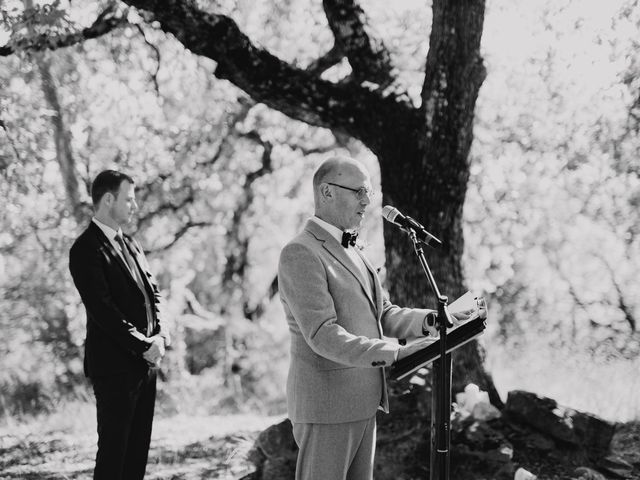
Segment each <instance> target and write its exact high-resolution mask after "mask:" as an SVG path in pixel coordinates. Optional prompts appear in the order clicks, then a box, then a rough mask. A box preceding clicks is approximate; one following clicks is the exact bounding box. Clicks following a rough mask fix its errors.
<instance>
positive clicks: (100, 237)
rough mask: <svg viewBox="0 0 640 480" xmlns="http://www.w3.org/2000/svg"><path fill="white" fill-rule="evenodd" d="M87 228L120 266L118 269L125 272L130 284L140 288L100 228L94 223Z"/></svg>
mask: <svg viewBox="0 0 640 480" xmlns="http://www.w3.org/2000/svg"><path fill="white" fill-rule="evenodd" d="M89 228H90V229H91V231H92V232H93V234H94V235H95V236H96V237H97V238H98V240H99V241H100V243H102V245H103V247H104V248H105V249H106V250H107V252H109V254H110V255H111V256H112V257H113V258H115V260H116V263H117V264H118V265H120V268H122V270H123V271H124V272H125V274H126V276H127V277H128V278H129V279H130V280H131V282H132V283H133V284H134V285H135V286H136V287H137V288H140V287H139V286H138V282H136V280H135V278H133V272H131V270H129V267H128V266H127V264H126V263H124V259H123V258H122V255H120V254H119V253H118V252H117V251H116V249H115V247H114V246H113V244H112V243H111V242H110V241H109V239H108V238H107V236H106V235H105V234H104V232H103V231H102V230H101V229H100V227H98V226H97V225H96V224H95V223H93V222H91V223H90V224H89Z"/></svg>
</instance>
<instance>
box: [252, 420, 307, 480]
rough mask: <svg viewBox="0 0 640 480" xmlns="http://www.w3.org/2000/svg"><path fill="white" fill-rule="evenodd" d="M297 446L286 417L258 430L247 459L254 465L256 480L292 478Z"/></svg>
mask: <svg viewBox="0 0 640 480" xmlns="http://www.w3.org/2000/svg"><path fill="white" fill-rule="evenodd" d="M297 458H298V446H297V445H296V442H295V440H294V439H293V427H292V425H291V421H290V420H289V419H288V418H287V419H285V420H283V421H282V422H280V423H278V424H276V425H271V426H270V427H268V428H267V429H266V430H264V431H262V432H260V434H259V435H258V438H257V439H256V441H255V443H254V445H253V447H252V449H251V450H250V451H249V453H248V459H249V461H251V463H253V464H254V465H255V466H256V472H255V473H254V474H253V477H251V478H255V479H256V480H258V479H259V480H293V479H294V478H295V470H296V459H297Z"/></svg>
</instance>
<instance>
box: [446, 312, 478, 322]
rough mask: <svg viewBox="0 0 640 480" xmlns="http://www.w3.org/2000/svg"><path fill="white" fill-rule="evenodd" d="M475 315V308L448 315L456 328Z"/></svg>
mask: <svg viewBox="0 0 640 480" xmlns="http://www.w3.org/2000/svg"><path fill="white" fill-rule="evenodd" d="M475 313H477V310H476V309H475V308H470V309H469V310H462V311H461V312H455V313H450V314H449V316H450V317H451V321H452V322H453V324H454V325H455V326H458V325H460V324H462V323H464V322H466V321H468V320H469V319H471V317H473V316H474V314H475Z"/></svg>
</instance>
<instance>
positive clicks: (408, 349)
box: [398, 338, 438, 360]
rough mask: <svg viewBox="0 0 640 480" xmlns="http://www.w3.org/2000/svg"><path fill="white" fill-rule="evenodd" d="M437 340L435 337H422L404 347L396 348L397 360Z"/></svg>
mask: <svg viewBox="0 0 640 480" xmlns="http://www.w3.org/2000/svg"><path fill="white" fill-rule="evenodd" d="M437 340H438V339H437V338H423V339H420V340H418V341H417V342H415V343H412V344H411V345H406V346H404V347H401V348H400V350H398V360H402V359H403V358H405V357H408V356H409V355H411V354H412V353H415V352H417V351H418V350H422V349H423V348H427V347H428V346H429V345H431V344H432V343H433V342H435V341H437Z"/></svg>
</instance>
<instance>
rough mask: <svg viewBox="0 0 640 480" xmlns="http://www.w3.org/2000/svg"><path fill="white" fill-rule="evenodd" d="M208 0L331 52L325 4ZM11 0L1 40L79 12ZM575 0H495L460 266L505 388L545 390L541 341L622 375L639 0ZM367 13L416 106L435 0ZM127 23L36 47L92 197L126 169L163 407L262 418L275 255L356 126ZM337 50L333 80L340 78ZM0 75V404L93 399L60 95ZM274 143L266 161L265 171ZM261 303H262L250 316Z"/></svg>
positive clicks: (637, 194)
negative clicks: (158, 304)
mask: <svg viewBox="0 0 640 480" xmlns="http://www.w3.org/2000/svg"><path fill="white" fill-rule="evenodd" d="M202 3H206V2H202ZM211 3H212V5H213V3H214V2H211ZM215 3H216V5H215V6H216V9H217V11H220V8H222V9H223V12H224V13H227V14H229V15H231V16H232V17H233V18H234V19H235V20H236V21H237V22H238V23H239V24H240V26H241V27H242V28H243V31H245V32H247V34H248V35H249V37H250V38H251V39H252V40H255V41H256V42H258V43H259V44H261V45H265V46H267V47H268V48H269V49H270V50H272V51H274V52H276V53H277V54H278V55H279V56H281V57H282V58H284V59H287V60H289V61H292V62H295V63H296V64H299V65H306V64H308V62H309V61H311V59H313V58H315V57H317V56H318V55H319V54H321V53H322V52H321V51H320V48H321V45H323V44H325V43H326V39H327V38H328V36H329V35H330V32H329V31H328V29H327V26H326V24H325V22H324V18H323V15H322V13H321V12H320V6H319V2H305V1H296V2H293V1H289V2H277V4H275V3H273V2H267V1H265V2H242V1H238V2H233V1H229V2H215ZM218 4H220V5H218ZM8 5H10V6H11V8H6V7H5V6H4V5H3V7H2V8H3V9H5V10H4V12H3V13H4V15H3V22H4V23H3V28H4V29H6V30H8V32H10V33H11V35H10V37H9V38H10V40H9V42H13V43H12V45H15V46H19V45H21V43H20V42H19V41H18V40H19V39H20V38H23V35H25V34H27V33H26V30H28V29H27V23H25V22H27V21H30V22H32V23H30V24H29V25H32V24H34V25H35V24H38V25H39V26H43V28H44V29H45V30H47V31H48V30H50V29H52V28H53V29H64V28H68V27H69V25H70V24H68V23H67V22H70V21H71V20H68V19H69V18H73V19H74V22H75V21H77V22H78V23H79V24H80V25H81V26H83V25H87V24H88V23H90V21H85V19H84V17H83V16H82V15H80V12H83V13H86V12H85V10H84V7H83V8H80V7H79V6H78V5H77V2H73V3H72V5H71V6H70V7H69V6H68V5H66V4H65V5H61V4H60V3H59V2H56V3H55V4H51V7H47V6H46V5H47V4H40V6H39V7H36V9H35V10H34V11H33V12H25V11H24V10H23V9H22V7H21V6H20V4H15V5H14V4H8ZM584 5H585V2H577V1H567V2H562V3H561V4H557V2H551V1H549V2H525V1H519V2H499V1H497V0H494V1H492V2H489V4H488V10H487V15H486V27H485V33H484V44H483V48H484V50H485V52H484V54H485V57H486V61H487V66H488V71H489V74H488V77H487V80H486V82H485V84H484V86H483V88H482V90H481V95H480V98H479V101H478V107H477V116H476V124H475V135H476V137H475V141H474V144H473V150H472V168H471V178H470V181H469V192H468V195H467V201H466V204H465V213H464V215H465V217H464V221H465V223H464V225H465V238H466V250H465V252H466V253H465V262H464V263H465V266H466V275H467V279H468V284H469V285H470V286H472V287H473V288H476V289H479V290H483V291H485V292H487V294H488V296H489V298H490V300H491V301H490V305H489V310H490V314H491V317H490V322H489V332H488V334H487V338H486V339H485V345H486V346H487V350H488V358H489V363H488V365H489V366H490V367H491V368H492V369H495V370H494V371H495V372H496V375H497V378H498V380H500V379H505V380H503V383H502V385H499V386H500V387H501V388H502V389H507V388H511V387H515V386H518V387H520V388H526V387H527V385H529V386H530V387H531V388H534V387H535V388H536V389H537V390H542V389H543V388H545V387H544V382H537V381H536V382H534V381H529V382H527V377H528V376H530V375H531V376H533V375H534V374H537V375H543V376H544V375H551V374H552V373H553V364H551V365H548V366H547V368H546V369H544V370H539V369H535V368H534V365H535V364H536V359H537V358H539V357H544V356H546V355H547V354H548V353H549V352H550V351H563V352H566V354H565V355H566V356H569V355H571V356H574V357H575V358H576V359H581V360H583V361H585V362H586V361H588V359H589V358H591V357H592V356H593V357H594V358H596V359H597V360H598V362H604V361H608V362H609V365H614V366H616V365H620V366H621V369H622V370H621V371H624V369H623V368H622V366H624V365H627V366H628V365H630V364H633V362H634V361H635V360H634V359H635V358H637V355H638V352H639V350H640V344H639V342H640V337H639V334H638V332H637V329H636V327H635V318H636V317H637V311H638V300H637V298H636V296H635V295H634V293H635V292H636V291H637V290H638V280H637V275H636V274H635V272H636V271H637V270H638V267H639V265H638V261H639V259H640V255H638V253H639V251H638V250H639V241H638V232H639V226H640V218H639V213H638V212H639V209H638V203H639V201H640V182H639V175H638V172H640V164H639V163H638V158H639V156H638V148H639V145H640V143H639V141H640V139H639V138H638V133H639V117H640V112H639V110H638V109H639V108H640V107H639V105H640V103H639V99H640V94H639V93H638V92H640V55H639V54H638V49H637V38H638V35H637V33H638V29H639V25H640V14H639V8H638V6H637V4H636V2H630V1H616V2H608V3H607V4H606V5H600V2H588V7H585V6H584ZM100 6H102V5H100ZM596 7H597V8H598V10H596ZM92 8H93V11H94V13H95V12H97V11H99V9H98V8H97V7H96V5H92ZM364 8H366V9H367V11H368V12H369V13H370V15H371V17H372V19H373V22H372V23H373V24H375V25H376V26H377V27H378V29H379V30H380V32H381V36H382V38H383V39H384V41H385V43H386V44H387V45H388V46H389V48H390V50H391V54H392V55H393V56H394V60H395V62H396V64H398V65H400V66H401V67H402V71H401V72H400V75H399V82H400V83H401V84H403V86H405V87H408V86H410V85H414V87H413V88H409V89H408V95H409V97H410V100H411V101H412V102H413V103H418V102H419V101H420V91H419V90H416V87H415V85H419V84H420V81H421V79H422V76H423V73H422V69H423V59H424V57H425V54H426V51H427V48H428V45H427V42H426V39H427V38H428V37H427V35H426V34H425V32H426V31H427V30H428V25H429V23H430V21H429V20H430V19H429V15H430V11H429V9H425V8H424V7H423V6H422V5H419V6H417V5H414V4H412V5H410V6H407V7H406V8H400V7H399V6H389V5H387V4H386V2H376V1H373V0H371V1H369V2H367V3H366V4H365V6H364ZM87 18H91V16H90V15H87ZM129 18H130V20H131V23H130V24H129V25H128V26H125V27H123V28H122V29H120V30H118V31H117V32H114V33H113V34H110V35H109V36H105V37H101V38H99V39H95V40H88V41H86V42H84V43H80V44H78V45H76V46H73V47H69V48H67V49H60V50H56V51H52V52H47V53H45V55H46V56H47V58H48V59H50V60H51V64H52V69H53V73H54V77H55V79H56V89H57V90H58V93H59V97H60V98H61V99H62V103H63V105H62V107H63V112H64V116H65V119H66V122H67V125H68V128H69V130H70V132H71V134H72V135H71V136H72V142H73V151H74V155H75V156H76V164H77V175H78V178H79V179H80V184H81V185H82V191H81V194H82V196H83V198H82V201H83V202H84V204H85V206H86V205H88V203H89V198H88V185H89V182H90V181H91V179H92V177H93V176H94V175H95V174H96V173H97V172H98V171H100V170H101V169H103V168H106V167H113V166H116V167H118V168H122V169H124V170H127V171H129V172H131V173H132V174H133V176H134V177H135V178H136V179H137V180H138V187H139V189H138V195H139V198H140V199H141V202H140V203H141V208H142V210H141V212H140V215H139V221H138V223H137V225H134V226H133V230H135V231H136V232H137V235H138V237H139V238H140V239H141V241H142V243H143V245H144V246H145V248H147V249H148V250H149V256H150V260H151V263H152V267H153V269H154V271H155V272H157V273H158V276H159V278H160V282H161V285H162V286H163V289H164V292H165V294H166V295H165V296H166V299H167V309H168V310H169V311H170V312H171V315H170V317H171V319H172V321H173V326H172V328H173V330H174V331H175V333H176V335H177V338H178V339H179V341H178V345H177V346H176V347H175V350H174V351H173V352H171V354H170V355H171V357H170V359H169V362H168V365H167V381H168V382H169V383H168V385H167V386H166V388H164V387H163V392H164V393H163V395H165V397H164V398H166V402H167V405H173V407H171V408H175V409H178V407H179V406H180V405H181V402H183V401H184V399H191V400H192V401H193V405H197V404H207V405H208V408H223V409H224V408H227V409H229V410H233V409H242V408H251V409H254V408H255V409H263V411H265V412H270V413H272V412H276V411H278V409H280V410H281V409H282V395H283V391H284V385H283V381H284V380H283V378H284V369H285V368H286V360H287V353H286V331H285V328H286V326H285V325H284V322H283V321H282V318H280V317H281V312H280V310H279V306H278V304H277V301H274V300H273V299H272V298H271V297H270V295H268V293H267V292H268V290H269V287H270V285H271V283H272V281H273V278H274V274H275V269H276V262H277V255H278V252H279V249H280V247H281V246H282V245H283V244H284V242H285V241H286V240H287V239H288V238H290V237H291V235H292V234H293V232H295V231H296V230H297V229H298V227H299V226H300V225H301V223H302V222H303V221H304V219H305V218H306V216H307V215H308V214H309V213H310V211H311V202H310V191H309V186H308V181H307V180H308V178H309V177H310V174H311V172H312V171H313V168H314V167H315V166H316V165H317V164H318V162H319V161H321V160H322V159H323V158H324V155H325V154H326V153H327V152H332V151H335V150H337V151H344V150H345V149H346V150H347V151H350V152H351V153H352V154H354V155H356V156H359V157H360V158H366V159H370V158H371V156H370V154H369V152H365V151H364V149H363V148H362V147H361V146H360V145H359V144H357V143H355V142H353V141H345V140H344V139H343V138H341V137H340V136H337V137H336V136H334V134H332V133H331V132H329V131H327V130H324V129H318V128H311V127H309V126H307V125H306V124H304V123H301V122H296V121H292V120H290V119H288V118H286V117H284V116H283V115H281V114H279V113H275V112H274V111H272V110H269V109H268V108H266V107H265V106H264V105H260V104H258V105H255V104H253V103H252V102H251V101H250V100H248V99H247V98H246V96H245V95H244V94H242V93H241V92H240V91H239V90H238V89H236V88H234V87H232V86H231V85H230V84H228V83H226V82H224V81H221V80H217V79H215V78H214V77H213V75H212V72H213V69H214V67H215V65H213V64H212V62H210V61H208V60H203V59H202V58H200V57H197V56H195V55H193V54H191V53H189V52H188V51H185V50H184V49H183V48H182V47H181V46H180V44H178V43H177V42H176V41H175V40H174V39H172V38H171V37H169V36H167V35H165V34H164V33H162V32H161V31H159V30H157V29H156V28H154V26H153V25H149V24H146V23H140V22H139V19H136V18H135V17H134V15H133V14H132V13H129ZM28 19H31V20H28ZM83 22H84V23H83ZM38 31H41V30H38ZM61 31H62V30H61ZM348 68H349V66H348V65H344V64H343V65H338V66H336V67H334V69H332V70H331V71H329V72H327V75H328V76H334V77H335V78H341V77H342V76H343V75H344V72H345V70H348ZM0 85H1V86H2V87H1V89H0V121H1V122H2V126H3V130H2V131H0V171H1V173H2V180H1V181H0V194H1V196H2V198H3V199H6V200H5V204H6V208H4V209H3V210H2V212H1V213H0V225H1V226H2V228H0V285H1V288H2V295H1V296H0V312H2V313H1V314H0V315H1V316H0V329H1V331H2V333H3V334H2V336H1V337H2V338H1V340H0V352H1V356H2V359H3V366H5V368H4V369H3V373H2V374H0V375H2V376H1V377H0V384H1V385H2V392H3V394H2V395H3V396H4V400H3V402H4V403H3V404H2V409H3V411H4V412H10V413H19V412H21V411H25V410H29V409H42V408H47V407H46V406H47V405H48V406H49V407H48V408H51V406H52V405H55V403H56V401H57V400H58V399H59V398H64V397H69V396H74V395H75V396H80V397H83V396H85V395H86V392H85V391H84V389H83V388H82V387H78V385H82V381H81V377H82V372H81V363H80V356H81V354H80V352H81V346H82V341H83V334H84V325H83V324H84V312H83V310H82V307H81V305H80V303H79V299H78V298H77V295H76V293H75V291H74V289H73V286H72V284H71V281H70V278H69V275H68V273H67V265H66V262H67V256H66V255H67V251H68V248H69V246H70V244H71V242H72V241H73V239H74V238H75V236H76V235H77V234H78V233H79V231H80V230H81V229H82V228H83V225H82V224H78V223H77V222H76V221H75V219H74V218H73V216H72V215H71V214H70V211H69V208H68V206H67V205H66V198H65V191H64V188H63V186H62V182H61V179H60V171H59V166H58V163H57V161H56V153H55V148H54V142H55V138H54V136H53V133H52V128H51V124H50V121H51V117H52V115H55V112H53V111H52V109H51V107H50V106H49V105H47V103H46V100H45V98H44V96H43V93H42V87H41V84H40V78H39V74H38V70H37V68H35V64H34V62H33V61H32V59H30V58H28V57H27V56H26V55H23V54H19V55H14V56H9V57H3V58H2V60H0ZM265 152H270V155H269V161H270V162H271V163H270V167H269V168H266V169H263V167H265V165H266V163H265V159H266V157H265ZM255 172H261V173H260V175H259V176H258V177H257V178H256V179H255V180H254V181H252V182H251V183H250V184H248V183H247V179H248V178H250V177H251V175H252V173H255ZM247 185H249V186H248V187H247ZM235 214H238V216H239V217H238V218H239V220H238V221H237V222H236V220H237V219H236V218H235V217H234V215H235ZM88 215H89V214H88V210H87V218H88ZM376 217H377V215H376ZM370 222H371V224H372V227H373V226H374V224H375V229H376V230H374V233H373V234H371V235H370V238H371V243H374V245H373V247H374V248H377V249H379V250H380V251H381V249H382V247H381V243H382V242H381V240H380V237H381V235H380V228H381V227H380V220H379V217H378V218H377V219H375V220H374V219H371V220H370ZM378 258H379V261H378V263H379V264H380V263H382V258H383V257H382V255H380V254H378ZM229 265H234V266H235V267H234V268H232V269H231V271H228V270H227V266H229ZM198 305H199V307H201V309H198V307H195V310H194V306H198ZM259 305H262V307H261V308H263V309H266V313H263V314H262V315H259V316H258V317H257V318H255V319H253V320H252V321H249V320H247V319H246V318H247V317H250V315H249V312H252V311H255V310H256V308H257V307H258V306H259ZM194 316H195V318H198V319H199V320H200V321H201V322H204V324H205V326H206V329H205V330H206V331H208V332H209V333H208V334H207V335H208V338H210V339H211V343H206V344H205V345H212V346H209V347H207V348H209V349H211V350H212V352H211V358H209V359H207V360H206V362H204V360H203V362H204V363H203V364H202V365H204V366H201V367H198V368H197V369H194V368H192V370H191V371H190V370H189V368H188V367H189V361H188V359H189V355H190V349H194V348H195V344H194V342H192V341H191V340H189V338H193V337H194V336H195V337H197V336H198V332H200V331H201V330H198V329H197V328H195V327H193V325H192V324H191V323H190V322H189V319H191V320H193V318H194ZM185 329H191V330H189V332H186V331H185ZM190 335H191V336H190ZM517 358H520V359H527V361H526V362H520V363H518V364H517V369H518V370H517V371H516V372H515V373H514V371H513V370H515V369H513V370H512V371H511V372H509V371H508V370H507V369H506V367H505V365H509V362H513V361H514V359H517ZM562 358H563V356H560V358H558V359H557V361H558V362H562ZM200 360H202V359H200ZM614 361H615V362H618V363H612V362H614ZM567 364H574V365H575V364H577V365H576V366H575V367H573V368H571V369H568V370H566V371H567V373H566V375H571V374H573V375H579V372H580V367H581V365H582V364H581V363H579V362H567ZM512 365H513V364H512ZM232 368H233V369H234V371H231V369H232ZM196 370H198V371H199V373H200V374H199V375H195V371H196ZM602 371H603V372H608V371H609V370H607V369H604V368H603V370H602ZM572 372H573V373H572ZM603 376H604V374H603ZM577 378H579V377H577ZM592 385H593V383H589V388H590V389H593V388H594V387H593V386H592ZM554 388H555V387H554ZM573 388H574V389H578V387H577V386H574V387H573ZM239 392H240V393H239ZM503 392H504V390H503ZM541 393H545V392H544V391H541ZM239 394H241V395H242V398H243V399H244V400H245V402H244V403H242V404H240V403H239V402H238V398H240V397H239V396H238V395H239ZM557 395H562V394H561V393H558V394H557ZM213 397H215V398H213ZM21 399H23V400H21ZM565 403H566V402H565ZM183 405H187V404H186V403H184V404H183ZM167 408H168V409H169V410H170V409H171V408H170V407H167ZM585 408H591V409H592V410H594V411H599V410H600V407H599V406H598V405H592V406H590V405H587V406H586V407H585ZM637 411H638V410H637V408H636V409H635V410H633V409H631V410H630V412H631V413H629V415H637ZM606 413H607V415H608V416H609V415H610V416H614V415H615V413H612V412H609V411H607V412H606Z"/></svg>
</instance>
